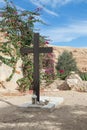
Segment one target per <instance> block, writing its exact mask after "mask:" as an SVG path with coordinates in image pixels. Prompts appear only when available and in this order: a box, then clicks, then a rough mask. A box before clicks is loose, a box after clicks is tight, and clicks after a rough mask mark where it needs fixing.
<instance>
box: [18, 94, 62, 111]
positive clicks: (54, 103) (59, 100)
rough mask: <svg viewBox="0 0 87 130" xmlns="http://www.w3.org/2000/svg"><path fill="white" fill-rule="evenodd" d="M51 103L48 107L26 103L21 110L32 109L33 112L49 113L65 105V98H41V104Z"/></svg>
mask: <svg viewBox="0 0 87 130" xmlns="http://www.w3.org/2000/svg"><path fill="white" fill-rule="evenodd" d="M45 100H46V101H49V103H48V104H47V105H40V104H32V102H28V103H24V104H22V105H20V107H21V108H31V109H32V111H33V110H34V111H35V109H36V110H39V109H42V110H47V111H53V110H54V109H55V108H56V107H58V106H60V104H62V103H63V101H64V99H63V97H47V96H42V97H40V101H41V102H45Z"/></svg>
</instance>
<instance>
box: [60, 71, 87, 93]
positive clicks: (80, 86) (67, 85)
mask: <svg viewBox="0 0 87 130" xmlns="http://www.w3.org/2000/svg"><path fill="white" fill-rule="evenodd" d="M59 89H61V90H76V91H80V92H84V91H87V85H86V84H85V83H84V82H83V81H82V79H81V78H80V76H79V75H78V74H76V73H75V72H71V73H70V75H69V76H67V77H66V79H65V81H64V83H63V84H61V85H60V87H59Z"/></svg>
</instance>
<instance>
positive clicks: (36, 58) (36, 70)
mask: <svg viewBox="0 0 87 130" xmlns="http://www.w3.org/2000/svg"><path fill="white" fill-rule="evenodd" d="M33 76H34V77H33V78H34V88H33V93H34V94H35V95H37V101H39V97H40V92H39V91H40V90H39V89H40V83H39V33H35V34H34V73H33Z"/></svg>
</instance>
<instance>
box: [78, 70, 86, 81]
mask: <svg viewBox="0 0 87 130" xmlns="http://www.w3.org/2000/svg"><path fill="white" fill-rule="evenodd" d="M79 75H80V77H81V79H82V80H84V81H87V72H80V73H79Z"/></svg>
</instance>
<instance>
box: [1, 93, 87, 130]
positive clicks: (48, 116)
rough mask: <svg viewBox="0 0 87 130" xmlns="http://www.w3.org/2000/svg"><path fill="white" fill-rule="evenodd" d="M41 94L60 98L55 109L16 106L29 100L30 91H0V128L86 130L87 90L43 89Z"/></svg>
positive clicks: (7, 129)
mask: <svg viewBox="0 0 87 130" xmlns="http://www.w3.org/2000/svg"><path fill="white" fill-rule="evenodd" d="M41 95H46V96H56V97H63V98H64V102H63V104H61V105H60V106H58V107H57V108H55V110H54V111H52V112H49V111H42V110H37V111H32V110H31V109H29V108H28V109H27V108H24V109H21V108H20V107H18V105H21V104H23V103H26V102H28V101H29V100H31V94H26V95H20V96H17V95H15V96H11V95H10V96H5V95H3V94H0V130H87V93H81V92H75V91H53V92H52V91H49V92H48V91H45V92H41Z"/></svg>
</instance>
